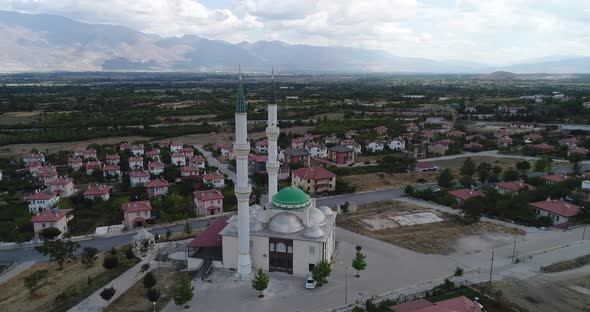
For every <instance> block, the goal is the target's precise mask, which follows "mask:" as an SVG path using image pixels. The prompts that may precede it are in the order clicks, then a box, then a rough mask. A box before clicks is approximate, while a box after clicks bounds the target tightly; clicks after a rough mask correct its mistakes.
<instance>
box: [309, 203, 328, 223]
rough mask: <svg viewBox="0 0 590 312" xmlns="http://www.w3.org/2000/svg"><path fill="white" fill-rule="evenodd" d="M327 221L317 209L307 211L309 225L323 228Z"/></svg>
mask: <svg viewBox="0 0 590 312" xmlns="http://www.w3.org/2000/svg"><path fill="white" fill-rule="evenodd" d="M327 222H328V221H327V220H326V215H325V214H324V213H323V212H322V211H321V210H319V209H317V208H315V207H314V208H310V209H309V225H310V226H313V225H316V226H323V225H326V223H327Z"/></svg>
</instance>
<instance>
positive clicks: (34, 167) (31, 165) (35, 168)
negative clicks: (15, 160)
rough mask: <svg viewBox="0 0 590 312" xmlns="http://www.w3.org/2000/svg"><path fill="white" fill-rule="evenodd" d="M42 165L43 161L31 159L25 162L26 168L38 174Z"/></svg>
mask: <svg viewBox="0 0 590 312" xmlns="http://www.w3.org/2000/svg"><path fill="white" fill-rule="evenodd" d="M41 167H43V163H42V162H40V161H30V162H28V163H25V168H26V169H27V171H28V172H29V173H30V174H32V175H36V174H37V171H38V170H39V168H41Z"/></svg>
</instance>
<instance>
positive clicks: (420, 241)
mask: <svg viewBox="0 0 590 312" xmlns="http://www.w3.org/2000/svg"><path fill="white" fill-rule="evenodd" d="M427 212H429V213H432V214H435V215H436V216H438V217H439V218H441V219H442V221H438V222H432V223H425V224H414V225H402V226H397V227H389V228H383V226H380V224H378V226H376V227H371V226H370V225H369V224H368V223H367V220H374V219H379V218H381V219H384V218H388V219H391V215H392V214H399V215H403V214H406V215H408V214H416V213H427ZM372 223H373V224H375V222H374V221H373V222H372ZM337 224H338V226H341V227H343V228H345V229H348V230H350V231H353V232H356V233H359V234H362V235H366V236H370V237H373V238H377V239H380V240H383V241H386V242H388V243H391V244H394V245H398V246H401V247H403V248H407V249H410V250H413V251H417V252H421V253H425V254H450V253H453V252H456V251H457V249H456V248H455V243H456V241H457V240H459V239H461V238H464V237H468V236H478V235H483V234H490V233H499V234H501V235H502V236H506V237H508V236H510V235H508V234H506V233H513V231H514V230H513V229H510V228H505V227H502V226H499V225H495V224H491V223H485V222H481V223H476V224H472V225H464V224H462V223H460V222H458V221H456V220H455V219H453V218H451V217H449V216H447V215H445V214H442V213H440V212H438V211H435V210H430V209H427V208H424V207H420V206H417V205H414V204H410V203H403V202H399V201H386V202H377V203H372V204H367V205H361V206H359V207H358V212H357V213H353V214H348V215H341V216H338V219H337ZM462 251H463V250H462Z"/></svg>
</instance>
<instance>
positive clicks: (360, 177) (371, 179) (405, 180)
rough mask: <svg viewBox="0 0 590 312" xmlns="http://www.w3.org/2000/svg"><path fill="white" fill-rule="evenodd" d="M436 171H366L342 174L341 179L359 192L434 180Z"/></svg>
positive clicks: (436, 174)
mask: <svg viewBox="0 0 590 312" xmlns="http://www.w3.org/2000/svg"><path fill="white" fill-rule="evenodd" d="M437 176H438V172H417V173H393V174H387V173H366V174H357V175H351V176H344V177H342V179H343V180H344V181H346V182H348V183H350V184H351V185H353V186H355V187H356V190H357V191H359V192H363V191H372V190H380V189H388V188H394V187H404V186H406V185H408V184H416V183H420V182H418V180H420V179H424V181H425V182H422V183H429V182H435V181H436V178H437ZM421 181H422V180H421Z"/></svg>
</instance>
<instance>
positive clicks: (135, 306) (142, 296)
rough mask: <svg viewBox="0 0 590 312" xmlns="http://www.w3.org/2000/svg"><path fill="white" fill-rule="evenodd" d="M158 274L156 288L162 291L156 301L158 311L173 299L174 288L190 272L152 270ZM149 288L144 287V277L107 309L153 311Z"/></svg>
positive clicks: (110, 311)
mask: <svg viewBox="0 0 590 312" xmlns="http://www.w3.org/2000/svg"><path fill="white" fill-rule="evenodd" d="M152 272H153V273H154V275H155V276H156V286H154V287H155V288H157V289H159V290H160V291H161V294H160V300H158V302H157V303H156V311H160V310H162V309H163V308H164V307H165V306H166V305H167V304H168V303H169V302H170V301H171V300H172V289H173V288H174V286H175V285H176V284H177V283H178V282H179V281H180V280H181V278H182V277H184V276H189V273H186V272H179V271H177V270H175V269H171V268H161V269H156V270H154V271H152ZM146 293H147V289H145V288H144V287H143V279H141V280H139V281H138V282H137V283H135V284H134V285H133V286H131V288H129V289H128V290H127V291H126V292H125V293H124V294H123V295H121V297H119V298H117V300H115V301H114V302H113V303H111V304H110V305H109V307H108V308H107V309H106V310H105V311H108V312H124V311H125V312H127V311H131V312H134V311H137V312H144V311H152V303H151V302H150V301H149V300H148V299H147V297H146Z"/></svg>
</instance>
